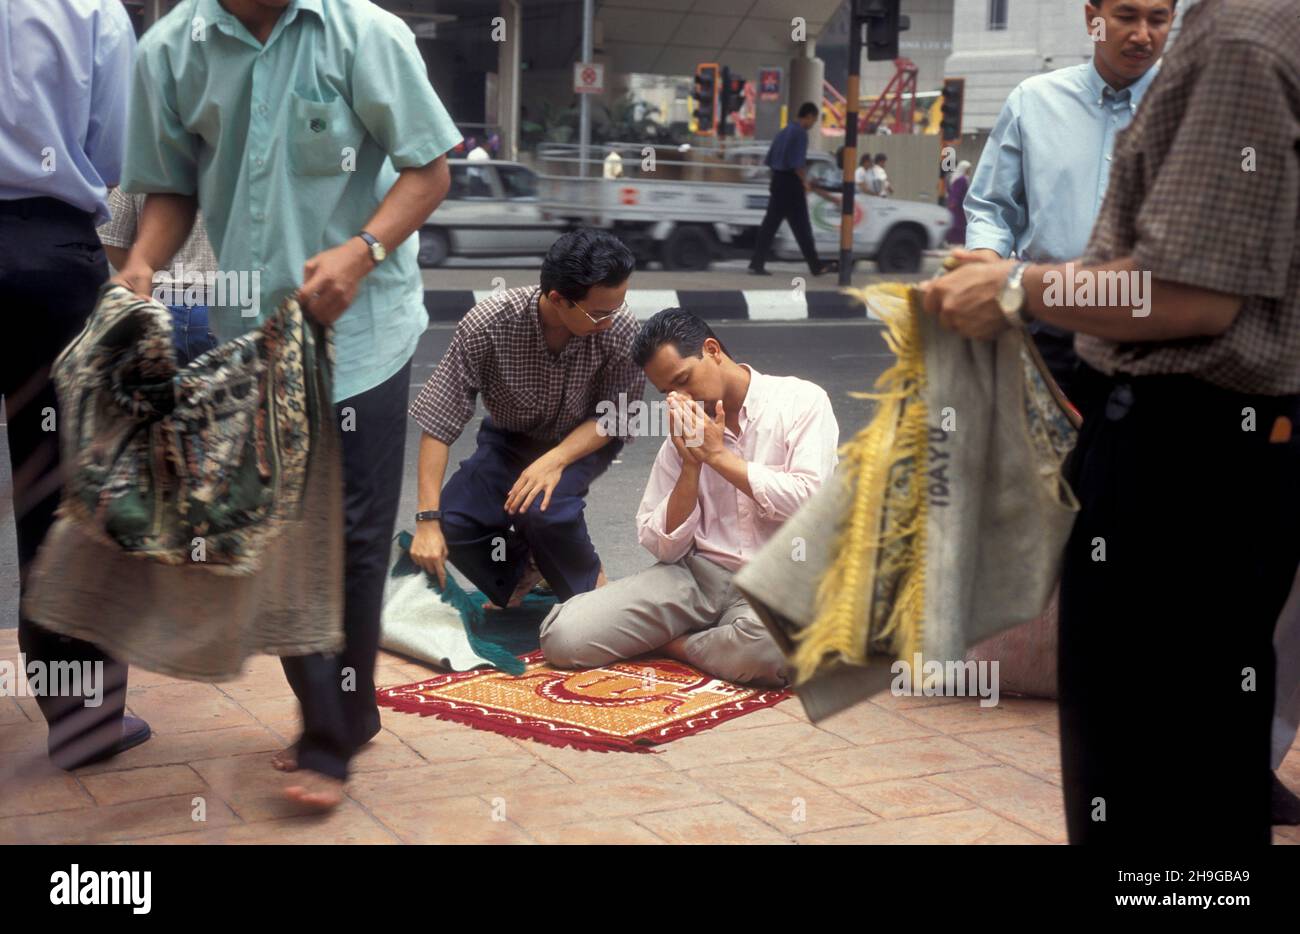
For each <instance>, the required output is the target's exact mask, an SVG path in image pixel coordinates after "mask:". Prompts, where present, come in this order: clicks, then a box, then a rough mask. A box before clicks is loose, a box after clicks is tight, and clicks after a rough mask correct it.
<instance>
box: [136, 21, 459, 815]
mask: <svg viewBox="0 0 1300 934" xmlns="http://www.w3.org/2000/svg"><path fill="white" fill-rule="evenodd" d="M129 127H130V132H129V137H128V143H127V154H126V165H125V169H124V172H123V188H124V189H125V190H126V191H128V192H134V193H145V194H148V195H149V197H148V198H147V199H146V200H145V206H144V209H143V211H142V212H141V217H140V229H139V231H138V234H137V240H136V242H135V244H134V245H133V247H132V249H131V253H130V256H129V257H128V259H127V262H126V266H125V267H124V268H123V269H122V270H121V271H120V278H121V280H122V281H123V282H124V283H126V284H127V285H129V286H130V287H131V288H133V289H135V291H137V292H142V293H143V292H147V291H148V289H149V285H150V282H151V279H152V276H153V274H154V270H158V269H162V268H164V267H165V266H166V265H167V264H168V263H169V262H170V260H171V258H172V255H173V254H174V253H175V252H176V250H177V249H178V248H179V247H180V245H181V244H182V243H183V242H184V240H185V238H186V236H187V235H188V233H189V230H190V226H191V224H192V223H193V218H194V213H195V210H196V208H197V207H199V206H201V207H202V209H203V213H204V217H205V218H206V220H207V226H208V233H209V237H210V239H211V241H212V245H213V248H214V250H215V251H216V253H217V258H218V261H219V263H220V265H221V272H222V273H223V274H224V276H225V279H226V280H230V278H231V277H230V274H231V273H236V274H237V276H236V277H235V279H236V281H238V282H239V283H240V287H239V288H238V289H237V290H235V291H237V293H238V294H236V295H230V294H227V295H226V296H224V300H223V297H222V296H220V295H217V296H215V297H214V301H213V314H212V317H211V321H212V324H213V326H214V327H215V328H216V330H217V333H218V335H219V336H220V337H222V338H223V339H229V338H230V337H232V336H234V335H235V334H237V333H239V332H240V331H243V330H246V329H248V328H251V327H253V326H255V325H256V323H257V322H258V321H259V320H260V319H261V318H262V317H263V316H265V315H266V314H267V313H268V312H269V311H271V310H272V309H273V308H274V307H275V305H276V304H277V303H278V302H279V301H280V299H281V298H283V297H284V296H285V295H287V294H289V293H291V292H294V291H297V292H298V293H299V295H300V298H301V300H302V302H303V305H304V307H305V308H306V310H307V312H308V313H309V314H311V315H312V316H313V317H315V318H317V319H318V320H319V321H321V322H322V323H325V324H332V325H334V327H335V345H336V350H337V361H338V362H337V368H336V372H335V401H336V403H337V406H338V415H339V418H340V427H341V429H342V432H341V438H342V442H343V473H344V480H345V487H346V489H345V500H344V508H345V517H344V521H345V524H346V530H345V540H346V543H347V557H346V567H345V580H344V589H345V593H344V622H343V625H344V633H345V637H346V647H345V649H344V651H343V654H342V655H341V656H339V657H337V658H326V657H324V656H319V655H313V656H298V657H287V658H285V659H284V667H285V672H286V675H287V676H288V679H289V682H290V684H291V685H292V686H293V689H294V693H295V694H297V696H298V699H299V701H300V702H301V704H302V712H303V734H302V737H301V738H300V739H299V741H298V742H297V743H296V744H295V745H294V747H292V748H291V749H289V750H286V751H285V753H283V754H281V755H280V756H278V757H276V760H275V761H274V763H273V764H275V765H276V767H277V768H280V769H282V770H283V771H296V770H298V768H299V767H301V768H302V770H303V772H302V774H300V775H299V776H298V778H297V779H295V780H294V781H293V783H291V784H290V785H289V786H288V787H287V788H286V794H287V795H288V796H289V797H290V798H291V799H293V800H295V801H298V802H299V803H302V804H305V805H307V806H310V807H318V808H329V807H333V806H335V805H337V804H338V803H339V802H340V801H341V800H342V782H343V781H344V780H345V779H346V778H347V774H348V764H349V762H350V760H351V757H352V756H353V754H354V753H355V752H356V751H357V750H358V749H359V748H360V747H361V746H362V745H364V744H365V743H366V742H368V741H369V740H370V739H371V738H372V737H373V736H374V735H375V734H376V733H377V732H378V731H379V711H378V708H377V706H376V703H375V686H374V666H375V657H376V653H377V651H378V643H379V619H380V609H381V604H382V599H383V587H384V578H385V573H386V570H387V563H388V552H389V547H390V541H391V538H392V533H393V525H394V521H395V518H396V510H397V505H398V501H399V497H400V492H401V480H402V466H403V450H404V446H405V437H406V420H405V413H406V404H407V396H408V393H409V385H410V360H411V355H412V354H413V352H414V351H415V346H416V343H417V341H418V340H419V337H420V334H421V333H422V332H423V331H424V329H425V327H426V325H427V316H426V313H425V310H424V302H423V288H422V284H421V279H420V273H419V269H418V267H417V265H416V261H415V259H416V252H417V249H418V246H417V243H416V242H415V240H414V239H413V238H412V237H411V234H412V233H414V232H415V231H416V230H418V229H419V227H420V226H421V225H422V224H423V223H424V222H425V220H426V219H427V218H428V216H429V214H430V213H432V211H433V210H434V209H435V208H436V207H437V206H438V204H439V203H440V202H441V201H442V199H443V197H445V195H446V193H447V190H448V188H449V186H450V175H449V172H448V170H447V164H446V158H445V156H444V154H445V153H446V152H447V151H448V150H449V149H451V148H452V147H453V146H454V145H456V143H458V142H459V141H460V134H459V133H457V132H456V128H455V125H454V124H453V123H452V121H451V118H450V117H449V116H448V114H447V111H446V109H445V108H444V107H443V105H442V103H441V102H440V101H439V99H438V96H437V95H436V94H435V93H434V90H433V88H432V87H431V86H430V84H429V79H428V73H427V70H426V68H425V65H424V61H423V59H422V58H421V57H420V53H419V51H418V49H417V48H416V44H415V37H414V36H413V35H412V33H411V31H410V29H409V28H408V27H407V26H406V25H405V24H404V23H403V22H402V21H401V20H400V19H399V18H398V17H397V16H395V15H393V14H392V13H389V12H387V11H385V10H383V9H381V8H380V7H378V6H377V5H375V4H373V3H370V2H369V0H184V2H182V3H181V4H180V5H179V6H178V7H176V8H175V9H174V10H172V12H171V13H170V14H168V15H167V16H166V17H164V18H163V19H162V20H160V21H159V22H158V23H157V24H156V25H155V26H154V27H153V28H152V29H150V30H149V32H148V33H146V34H145V36H144V37H143V39H142V40H141V42H140V49H139V54H138V56H137V60H136V73H135V83H134V87H133V91H132V98H131V106H130V115H129ZM219 281H220V280H219ZM245 282H247V283H248V284H249V285H250V288H247V289H245V288H244V287H243V284H244V283H245ZM227 291H230V290H229V289H228V290H227Z"/></svg>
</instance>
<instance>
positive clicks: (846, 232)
mask: <svg viewBox="0 0 1300 934" xmlns="http://www.w3.org/2000/svg"><path fill="white" fill-rule="evenodd" d="M866 28H867V24H866V20H864V19H861V18H859V17H858V16H852V17H851V18H850V20H849V81H848V92H847V93H846V94H845V95H844V97H845V100H844V164H843V165H842V166H841V167H840V168H841V169H843V171H844V178H843V183H842V185H841V186H840V191H841V192H842V193H843V194H842V195H841V196H840V207H841V213H840V269H839V284H840V285H849V284H850V282H851V281H852V277H853V199H854V197H855V196H856V194H857V191H856V188H857V185H856V184H855V183H854V181H853V172H854V169H855V167H856V166H857V164H858V100H859V98H860V97H861V95H860V94H859V93H858V83H859V79H860V77H861V73H862V31H863V30H864V29H866Z"/></svg>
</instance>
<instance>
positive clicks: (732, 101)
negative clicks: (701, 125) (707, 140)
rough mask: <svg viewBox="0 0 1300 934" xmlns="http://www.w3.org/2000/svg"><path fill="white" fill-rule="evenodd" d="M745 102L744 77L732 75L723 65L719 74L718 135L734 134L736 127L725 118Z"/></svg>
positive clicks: (737, 110)
mask: <svg viewBox="0 0 1300 934" xmlns="http://www.w3.org/2000/svg"><path fill="white" fill-rule="evenodd" d="M744 104H745V79H744V78H741V77H740V76H738V75H733V74H732V73H731V69H730V68H728V67H726V66H725V65H724V66H723V67H722V71H721V73H720V75H719V92H718V135H719V136H734V135H735V133H736V127H735V125H734V124H732V123H731V121H729V120H728V119H727V118H728V117H730V116H731V115H732V114H734V113H737V112H739V110H740V108H741V107H743V106H744Z"/></svg>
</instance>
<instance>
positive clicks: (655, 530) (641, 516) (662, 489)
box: [636, 440, 701, 564]
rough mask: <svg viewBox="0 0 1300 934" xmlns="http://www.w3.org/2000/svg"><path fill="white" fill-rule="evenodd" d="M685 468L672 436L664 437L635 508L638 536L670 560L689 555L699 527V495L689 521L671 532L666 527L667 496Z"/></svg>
mask: <svg viewBox="0 0 1300 934" xmlns="http://www.w3.org/2000/svg"><path fill="white" fill-rule="evenodd" d="M681 472H682V459H681V455H679V454H678V453H677V449H676V448H675V447H673V443H672V441H671V440H669V441H665V442H664V443H663V446H662V447H660V448H659V455H658V456H657V457H656V458H655V462H654V466H653V467H651V468H650V479H649V481H648V482H647V483H646V487H645V495H644V496H642V497H641V505H640V506H638V507H637V511H636V537H637V541H639V542H640V543H641V545H642V547H644V548H645V549H646V551H648V552H650V554H652V555H654V556H655V557H656V558H657V559H658V560H660V561H663V562H665V563H667V564H671V563H672V562H674V561H680V560H681V559H682V558H684V557H686V554H687V553H688V552H689V551H690V550H691V546H692V545H693V544H694V543H695V532H696V530H697V529H698V528H699V527H700V515H701V513H700V502H699V498H698V497H697V498H696V500H695V508H694V509H692V510H691V514H690V515H689V516H687V517H686V521H685V522H683V523H682V524H681V525H679V526H677V528H675V529H673V530H672V531H671V532H669V531H667V528H666V526H667V523H666V521H665V520H666V519H667V516H668V497H669V496H670V495H672V492H673V487H675V486H676V485H677V478H678V476H679V475H680V474H681Z"/></svg>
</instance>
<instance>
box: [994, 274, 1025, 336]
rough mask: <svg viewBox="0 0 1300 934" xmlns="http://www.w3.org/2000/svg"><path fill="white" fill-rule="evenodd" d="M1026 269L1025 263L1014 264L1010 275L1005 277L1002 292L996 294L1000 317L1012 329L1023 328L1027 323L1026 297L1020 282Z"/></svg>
mask: <svg viewBox="0 0 1300 934" xmlns="http://www.w3.org/2000/svg"><path fill="white" fill-rule="evenodd" d="M1028 268H1029V263H1027V262H1020V263H1016V265H1015V266H1014V267H1013V268H1012V270H1011V274H1010V275H1009V276H1007V281H1006V282H1004V283H1003V285H1002V290H1001V291H1000V292H998V307H1000V308H1001V309H1002V317H1004V318H1006V319H1007V324H1009V325H1011V326H1012V327H1013V328H1023V327H1024V326H1025V325H1026V324H1028V323H1029V315H1028V313H1027V312H1026V311H1025V309H1026V307H1027V306H1028V304H1029V302H1028V301H1027V299H1028V296H1027V295H1026V294H1025V287H1024V286H1023V285H1021V282H1020V280H1022V279H1023V278H1024V277H1025V270H1026V269H1028Z"/></svg>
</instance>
